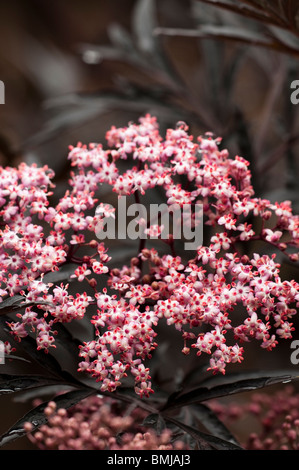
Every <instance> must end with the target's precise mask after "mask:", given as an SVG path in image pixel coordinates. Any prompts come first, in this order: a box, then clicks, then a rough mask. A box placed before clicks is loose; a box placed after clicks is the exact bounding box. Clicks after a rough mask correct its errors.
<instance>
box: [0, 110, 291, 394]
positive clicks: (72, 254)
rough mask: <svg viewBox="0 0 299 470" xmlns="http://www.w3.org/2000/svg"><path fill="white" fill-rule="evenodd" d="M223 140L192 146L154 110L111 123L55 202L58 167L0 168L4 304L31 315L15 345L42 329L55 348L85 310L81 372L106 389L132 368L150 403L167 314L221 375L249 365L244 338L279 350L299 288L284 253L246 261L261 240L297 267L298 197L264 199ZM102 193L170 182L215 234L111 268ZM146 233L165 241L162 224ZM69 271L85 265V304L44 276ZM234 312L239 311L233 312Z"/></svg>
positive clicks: (82, 152)
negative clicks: (284, 270)
mask: <svg viewBox="0 0 299 470" xmlns="http://www.w3.org/2000/svg"><path fill="white" fill-rule="evenodd" d="M220 142H221V140H220V139H218V138H214V137H213V136H212V135H210V134H207V135H205V136H204V137H199V138H198V139H197V140H196V141H195V140H194V138H193V136H191V135H190V134H189V132H188V127H187V126H186V124H184V123H182V122H180V123H178V125H177V127H176V128H175V129H168V130H167V132H166V136H165V138H164V139H163V138H162V137H161V136H160V132H159V127H158V124H157V121H156V118H154V117H151V116H149V115H146V116H145V117H143V118H141V119H140V121H139V123H137V124H134V123H130V124H129V125H128V126H127V127H124V128H114V127H113V128H112V129H110V130H109V131H108V132H107V148H104V147H103V146H102V145H101V144H90V145H89V146H86V145H82V144H80V143H79V144H77V146H75V147H70V151H69V155H68V158H69V160H70V164H71V166H72V168H73V170H72V172H71V174H70V180H69V184H70V187H69V189H68V190H67V191H66V193H65V195H64V196H63V197H62V198H61V199H60V200H59V202H58V204H53V203H52V204H51V197H52V195H53V192H52V191H53V189H54V185H53V178H54V174H53V172H52V171H51V170H50V169H49V168H48V167H46V166H45V167H42V168H39V167H37V166H36V165H31V166H28V165H26V164H25V163H23V164H21V165H20V166H19V167H18V168H1V169H0V207H1V212H0V215H1V217H2V230H1V231H0V237H1V246H0V282H1V285H0V287H1V289H0V295H1V299H6V298H7V297H8V296H14V295H16V294H19V295H22V296H23V297H24V303H23V305H22V307H23V310H24V309H25V310H24V311H23V312H22V311H21V308H20V312H19V313H18V315H17V318H16V321H14V320H13V319H12V320H11V321H10V322H9V327H10V328H11V332H12V334H13V335H14V338H15V339H16V340H18V341H20V340H21V339H22V338H24V337H25V336H26V335H28V334H35V335H36V341H37V348H38V349H44V350H45V352H48V351H49V349H50V348H51V347H55V334H56V330H55V324H56V323H57V322H61V323H66V322H67V323H68V322H71V321H77V320H80V319H82V318H84V317H85V316H86V312H87V309H89V311H90V312H91V315H92V320H91V322H92V324H93V325H94V328H95V337H94V338H93V339H91V340H87V341H86V342H84V343H83V344H82V345H81V348H80V351H79V357H80V359H79V365H78V368H79V370H80V371H82V372H87V373H89V374H91V375H92V376H94V377H95V379H96V380H97V381H99V382H100V383H101V389H102V390H108V391H110V392H111V391H114V390H115V389H116V388H117V387H118V386H119V385H120V384H121V383H122V379H123V378H124V377H126V375H127V374H128V372H130V373H131V374H132V376H133V377H134V380H135V390H136V393H137V394H139V395H140V396H141V397H142V396H148V395H149V394H150V393H152V392H153V389H152V384H151V377H150V370H149V368H147V367H146V366H145V360H146V359H148V358H150V357H151V354H152V352H153V351H154V350H155V348H156V347H157V343H156V335H157V331H156V330H157V326H158V323H159V321H160V320H162V319H165V320H166V322H167V324H168V325H174V327H175V328H176V329H177V330H179V331H181V333H182V352H183V353H184V354H188V353H190V351H191V350H192V348H194V350H195V351H196V353H197V354H198V355H201V354H203V353H206V354H209V355H210V367H209V368H210V369H211V370H212V371H213V372H214V373H217V372H219V371H220V372H221V373H225V368H226V366H227V364H229V363H234V362H241V361H242V359H243V357H244V350H243V347H244V342H248V341H250V340H252V339H255V340H257V341H259V342H260V345H261V347H262V348H266V349H269V350H271V349H272V348H273V347H274V346H275V345H276V344H277V342H278V340H279V339H282V338H290V337H291V334H292V330H293V325H292V323H291V319H292V317H293V315H295V313H296V307H298V305H299V288H298V287H299V286H298V283H297V282H295V281H292V280H291V281H290V280H283V279H281V277H280V265H279V264H278V263H277V262H276V261H275V255H274V254H273V255H268V254H263V253H260V254H258V253H252V254H249V251H248V250H247V247H249V246H250V245H249V244H248V243H249V242H250V241H254V242H255V243H256V244H260V247H261V250H263V249H264V247H265V246H268V247H270V249H271V250H272V252H273V253H274V252H275V251H280V252H283V253H284V254H285V256H288V257H289V258H290V260H293V261H298V259H299V253H298V247H299V217H298V216H296V215H294V214H293V213H292V208H291V204H290V202H288V201H287V202H283V203H271V202H270V201H269V200H265V199H260V198H256V197H254V190H253V188H252V185H251V174H250V171H249V169H248V162H247V161H246V160H245V159H244V158H242V157H240V156H236V157H235V158H234V159H231V158H230V157H229V154H228V151H227V150H220V147H219V145H220ZM124 165H125V166H126V169H125V170H121V169H122V168H123V167H124ZM103 184H106V185H110V186H111V190H112V191H113V192H115V193H116V194H117V195H118V196H119V197H120V196H128V197H129V196H130V197H131V196H132V197H133V198H134V197H135V200H136V201H140V199H141V198H142V197H143V195H145V194H146V193H147V192H150V191H151V190H153V189H154V188H156V187H160V189H161V190H162V191H164V194H165V201H166V202H167V204H168V205H172V204H177V205H179V206H181V207H183V205H185V204H188V205H190V206H192V207H194V206H196V205H199V204H200V205H201V206H202V207H203V213H204V223H205V227H206V228H207V230H209V232H211V236H209V239H208V240H207V241H205V242H204V243H203V244H202V245H201V246H198V248H197V250H195V251H192V252H191V251H190V252H184V253H177V252H176V246H175V243H174V240H173V239H172V238H171V237H169V239H168V240H162V239H161V240H160V241H161V251H159V249H153V248H148V247H146V240H142V241H141V243H140V244H139V247H138V246H136V256H134V257H133V258H132V259H131V262H130V263H129V264H128V265H125V266H121V265H120V266H119V267H118V268H114V269H111V268H110V266H109V262H110V261H111V256H110V254H109V247H108V245H109V240H108V242H107V243H106V242H105V244H104V242H102V241H99V239H96V238H97V236H96V234H97V228H98V227H99V225H101V224H103V222H104V220H105V218H107V217H111V216H112V217H113V216H114V213H113V211H111V208H110V206H109V205H105V204H102V203H101V200H100V198H101V187H102V185H103ZM98 198H99V199H98ZM165 201H161V202H165ZM146 230H147V233H150V232H154V233H160V231H159V227H157V226H155V227H150V226H147V228H146ZM204 233H205V231H204ZM165 242H166V243H165ZM137 245H138V243H137ZM165 247H166V248H167V249H169V250H170V252H167V251H166V252H165ZM244 253H247V254H244ZM188 255H189V256H188ZM113 261H117V260H113ZM69 263H72V264H76V265H77V267H76V268H74V271H73V272H72V273H71V275H70V280H72V281H73V280H75V281H77V283H78V287H77V294H76V295H71V294H70V291H69V285H68V284H67V283H66V284H63V283H57V284H55V283H54V284H53V283H50V282H48V281H47V274H48V273H53V272H54V273H55V272H56V271H58V272H59V271H60V270H61V269H62V267H63V266H65V265H67V264H69ZM54 277H55V276H54ZM100 279H101V284H100V283H99V280H100ZM103 280H104V284H105V287H104V288H103V287H102V286H103ZM84 283H87V285H88V286H89V288H90V287H91V289H93V292H94V295H93V296H90V295H88V294H87V292H86V291H87V289H86V288H85V289H84ZM82 285H83V288H82V287H81V286H82ZM100 285H101V287H100ZM236 309H239V310H240V309H241V310H242V312H243V314H239V315H238V316H236V315H235V316H234V315H233V314H232V312H234V311H235V310H236Z"/></svg>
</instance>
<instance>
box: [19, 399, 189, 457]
mask: <svg viewBox="0 0 299 470" xmlns="http://www.w3.org/2000/svg"><path fill="white" fill-rule="evenodd" d="M38 404H39V402H38V401H36V405H38ZM44 414H45V416H46V418H47V424H43V425H42V426H40V428H39V429H38V430H37V431H35V432H34V431H32V428H33V426H32V423H29V422H27V423H25V425H24V428H25V430H26V431H27V432H28V434H27V436H28V438H29V439H30V441H31V442H32V443H33V444H34V445H35V446H36V447H37V448H38V449H40V450H183V449H185V450H186V449H189V448H188V446H187V445H186V444H185V443H184V442H183V441H180V440H179V439H178V438H176V439H175V438H174V436H173V433H172V432H171V430H170V429H168V428H165V429H164V430H163V431H162V432H161V433H160V434H159V435H158V434H157V433H156V432H154V431H153V430H151V429H150V430H148V429H146V428H145V427H144V426H142V425H140V423H142V422H143V420H144V419H145V417H146V413H145V412H144V411H143V410H141V409H140V408H135V409H134V410H131V413H130V415H128V414H127V410H126V409H125V408H120V406H119V405H118V404H116V403H115V402H114V401H113V400H111V399H109V398H107V397H99V396H91V397H89V398H86V399H85V400H83V401H82V402H80V403H78V404H77V405H75V406H73V407H72V408H71V409H69V410H66V409H64V408H57V406H56V403H55V402H54V401H50V402H49V403H48V405H47V406H46V408H45V410H44Z"/></svg>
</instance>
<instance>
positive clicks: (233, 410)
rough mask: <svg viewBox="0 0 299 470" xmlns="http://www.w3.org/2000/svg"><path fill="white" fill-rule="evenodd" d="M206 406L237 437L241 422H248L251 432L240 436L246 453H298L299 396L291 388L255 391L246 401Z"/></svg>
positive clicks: (214, 403) (212, 403) (215, 403)
mask: <svg viewBox="0 0 299 470" xmlns="http://www.w3.org/2000/svg"><path fill="white" fill-rule="evenodd" d="M209 406H210V407H211V409H212V410H213V411H214V412H215V413H216V414H217V416H218V417H219V418H220V419H221V420H222V421H223V423H225V425H226V426H227V427H228V428H229V429H231V430H233V432H234V435H236V437H237V438H238V437H239V436H238V434H239V433H240V430H241V428H240V423H241V420H242V421H244V419H246V420H247V419H248V420H250V422H251V426H252V429H253V430H254V431H253V432H251V433H250V434H249V435H247V436H246V435H245V437H244V432H242V436H241V440H242V441H245V443H244V444H243V448H244V449H246V450H299V441H298V437H299V412H298V409H299V408H298V406H299V395H298V393H296V391H295V389H294V388H293V387H289V386H288V387H284V388H283V390H279V391H277V392H275V393H257V392H255V393H253V394H252V395H251V397H250V398H249V401H246V402H243V401H242V400H240V401H239V402H234V403H220V402H217V401H213V402H211V403H209Z"/></svg>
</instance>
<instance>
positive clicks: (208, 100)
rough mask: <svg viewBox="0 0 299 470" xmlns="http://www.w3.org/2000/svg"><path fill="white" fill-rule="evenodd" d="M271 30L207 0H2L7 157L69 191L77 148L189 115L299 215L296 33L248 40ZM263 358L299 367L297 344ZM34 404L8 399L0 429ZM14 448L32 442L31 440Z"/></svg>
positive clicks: (3, 153)
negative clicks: (153, 120) (277, 40)
mask: <svg viewBox="0 0 299 470" xmlns="http://www.w3.org/2000/svg"><path fill="white" fill-rule="evenodd" d="M237 3H238V2H237ZM253 3H254V2H253ZM256 3H258V2H256ZM270 3H271V2H270ZM274 3H275V2H274ZM292 15H293V16H291V18H293V17H294V15H295V13H294V12H293V13H292ZM213 25H216V26H217V27H219V26H221V27H223V26H224V27H225V28H226V30H225V31H226V34H225V35H223V34H219V32H221V30H220V29H219V28H218V29H217V28H215V29H212V30H210V31H209V34H207V35H204V34H202V35H200V37H198V35H197V37H194V34H190V33H189V34H188V31H189V32H190V31H194V29H196V28H199V27H200V28H205V26H209V27H211V26H213ZM267 27H268V25H267V24H263V23H262V24H261V23H260V22H254V21H252V19H249V18H244V17H240V16H238V15H235V14H234V13H232V12H230V11H226V10H221V9H217V8H212V7H211V6H209V5H207V4H205V3H204V2H200V1H194V2H191V1H188V0H171V1H170V0H159V1H154V0H153V1H146V0H145V1H144V0H140V1H136V0H127V1H121V0H119V1H117V0H109V2H108V1H95V0H94V1H93V0H89V1H84V2H83V1H79V0H63V1H58V0H52V1H49V0H48V1H47V0H27V1H26V2H24V1H21V0H19V1H18V0H11V1H10V2H0V31H1V32H0V35H1V41H0V79H1V80H2V81H3V82H4V83H5V105H1V106H0V122H1V126H0V164H1V165H3V166H5V165H10V166H15V165H17V164H18V163H19V162H21V161H24V160H25V161H26V162H29V163H31V162H36V163H37V164H38V165H43V164H48V165H49V166H50V167H51V168H52V169H54V171H55V173H56V184H57V195H58V196H59V195H60V194H63V191H64V189H65V187H66V185H67V178H68V171H69V167H68V162H67V159H66V157H67V152H68V145H70V144H76V143H77V142H78V141H82V142H83V143H88V142H103V141H104V138H105V133H106V131H107V130H108V129H109V128H110V126H111V125H116V126H124V125H126V123H127V122H128V121H130V120H135V121H136V120H137V119H138V117H139V116H141V115H143V114H145V113H147V112H149V113H151V114H153V115H156V116H157V117H158V119H159V122H160V125H161V133H162V134H163V132H164V131H165V130H166V129H167V127H172V126H174V125H175V123H176V122H177V121H179V120H184V121H186V122H187V123H188V125H189V126H190V129H191V132H192V133H193V134H194V135H195V136H196V135H198V134H203V133H205V132H207V131H212V132H214V133H215V134H216V135H219V136H222V137H223V147H226V148H228V150H229V151H230V153H231V155H232V157H233V156H234V155H236V154H239V155H242V156H243V157H244V158H246V159H247V160H249V161H250V163H251V171H252V175H253V182H254V186H255V189H256V194H257V195H258V196H260V197H265V198H269V199H271V200H273V201H276V200H278V201H282V200H285V199H288V200H292V202H293V205H294V211H295V212H298V209H299V191H298V188H299V186H298V184H299V183H298V175H299V173H298V168H299V161H298V160H299V159H298V137H299V128H298V115H299V105H298V106H295V105H293V104H291V102H290V94H291V89H290V85H291V82H292V80H295V79H299V70H298V56H299V54H298V51H299V45H298V44H297V38H298V34H297V33H296V30H295V33H296V34H295V35H294V31H293V30H291V28H290V30H289V31H288V28H285V29H283V30H282V32H283V41H282V44H284V45H285V47H277V46H275V47H268V46H267V47H261V45H259V44H258V41H256V39H255V43H256V44H255V45H253V44H251V43H250V41H248V37H251V35H252V34H257V37H258V38H260V35H264V34H266V36H265V37H267V32H269V30H268V29H267ZM156 28H172V30H171V31H169V30H168V33H167V34H162V31H161V30H160V33H159V34H158V31H157V29H156ZM234 28H237V30H238V31H239V32H240V31H243V33H244V34H245V32H246V31H247V33H248V32H249V33H248V34H247V36H246V34H245V40H244V36H243V40H242V41H240V40H235V36H234ZM182 29H184V31H185V34H182V31H181V30H182ZM153 31H156V33H157V34H153ZM186 31H187V33H186ZM197 31H198V30H197ZM203 31H204V29H203ZM211 31H212V32H211ZM164 32H165V31H164ZM169 33H171V34H169ZM288 34H290V36H288ZM290 38H291V41H293V42H291V45H292V47H291V49H290V48H289V46H287V45H286V44H289V42H288V40H290ZM232 39H234V40H232ZM297 46H298V49H297V50H296V47H297ZM294 48H295V50H294ZM280 261H281V262H282V266H283V268H282V272H283V275H285V276H286V277H287V278H288V279H291V278H295V279H297V280H298V267H297V266H295V265H294V266H291V265H290V264H289V263H288V262H287V261H286V260H285V259H284V258H282V259H280ZM294 339H296V337H294ZM259 354H260V355H259V356H252V363H251V364H250V363H249V366H250V365H252V364H254V365H256V361H260V363H261V364H264V365H265V366H267V367H270V368H271V367H272V368H276V367H282V368H283V367H285V366H287V367H291V364H290V363H289V361H288V357H289V355H290V347H289V343H288V344H287V345H286V346H285V347H283V348H278V351H275V352H273V353H271V354H270V355H267V353H266V352H264V351H261V352H259ZM26 406H27V405H24V404H23V403H15V402H13V401H12V399H11V398H10V397H9V396H8V397H1V402H0V416H1V418H0V423H1V424H0V426H1V429H0V431H1V432H3V431H5V430H6V429H7V427H8V426H10V425H11V424H13V423H14V422H15V421H16V419H17V418H18V417H20V414H22V412H23V411H24V408H25V409H26ZM8 448H14V449H22V448H30V445H28V444H27V441H26V440H22V441H17V442H16V443H15V444H12V445H10V446H9V447H8Z"/></svg>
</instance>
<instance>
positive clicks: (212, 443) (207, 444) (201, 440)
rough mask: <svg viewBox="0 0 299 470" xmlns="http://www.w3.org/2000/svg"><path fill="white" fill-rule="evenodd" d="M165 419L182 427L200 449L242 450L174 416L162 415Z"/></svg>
mask: <svg viewBox="0 0 299 470" xmlns="http://www.w3.org/2000/svg"><path fill="white" fill-rule="evenodd" d="M164 418H165V420H166V421H169V422H171V423H172V424H174V425H175V426H177V427H178V428H180V429H182V430H183V431H185V432H186V433H188V434H190V436H191V437H192V438H193V439H194V440H195V441H196V442H197V443H198V447H199V449H200V450H213V449H214V450H243V449H242V447H240V446H239V445H236V444H233V443H232V442H228V441H226V440H225V439H221V438H219V437H217V436H212V435H210V434H206V433H204V432H201V431H199V430H198V429H196V428H195V427H193V426H188V425H187V424H184V423H182V422H181V421H178V420H177V419H175V418H172V417H169V416H164Z"/></svg>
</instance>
